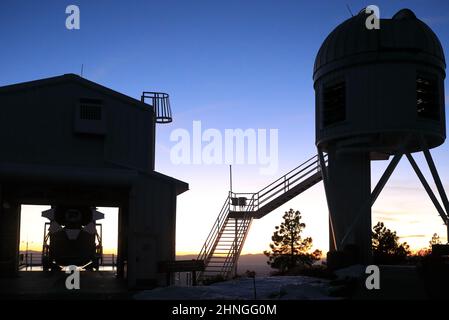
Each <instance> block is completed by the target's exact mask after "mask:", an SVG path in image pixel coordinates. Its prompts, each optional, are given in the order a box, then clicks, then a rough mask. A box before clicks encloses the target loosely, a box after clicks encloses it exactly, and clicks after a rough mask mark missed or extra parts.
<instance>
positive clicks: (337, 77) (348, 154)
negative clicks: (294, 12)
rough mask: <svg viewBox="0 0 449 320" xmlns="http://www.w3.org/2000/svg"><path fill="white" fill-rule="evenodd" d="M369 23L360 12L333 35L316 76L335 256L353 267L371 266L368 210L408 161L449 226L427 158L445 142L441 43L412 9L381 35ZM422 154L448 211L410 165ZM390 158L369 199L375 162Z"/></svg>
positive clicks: (384, 22)
mask: <svg viewBox="0 0 449 320" xmlns="http://www.w3.org/2000/svg"><path fill="white" fill-rule="evenodd" d="M367 17H368V15H367V14H366V13H365V10H362V11H361V12H360V13H359V14H358V15H356V16H354V17H352V18H350V19H348V20H347V21H345V22H343V23H342V24H340V25H339V26H338V27H337V28H335V29H334V30H333V31H332V32H331V33H330V34H329V36H328V37H327V38H326V40H325V41H324V42H323V44H322V45H321V48H320V50H319V52H318V54H317V57H316V60H315V67H314V73H313V79H314V88H315V92H316V145H317V148H318V151H319V155H320V158H321V159H322V162H323V161H324V160H323V155H324V152H325V153H327V155H328V168H327V170H324V171H323V176H324V177H323V178H324V184H325V189H326V195H327V201H328V206H329V212H330V250H331V252H336V251H337V250H339V251H341V250H344V251H346V253H347V256H349V255H351V256H352V258H350V260H352V261H350V262H363V263H369V262H370V260H371V206H372V204H373V203H374V202H375V200H376V198H377V196H378V195H379V193H380V191H381V190H382V188H383V187H384V185H385V183H386V182H387V180H388V178H389V177H390V175H391V173H392V172H393V171H394V169H395V167H396V165H397V164H398V162H399V160H400V158H401V156H402V155H403V154H405V155H406V156H407V158H408V159H409V160H410V162H411V164H412V166H413V168H414V169H415V171H416V173H417V174H418V177H419V179H420V180H421V182H422V183H423V185H424V187H425V189H426V190H427V192H428V193H429V195H430V197H431V199H432V201H433V202H434V204H435V206H436V207H437V209H438V212H439V213H440V215H441V217H442V218H443V221H444V223H446V225H448V216H447V212H448V211H449V203H448V201H447V197H446V195H445V193H444V190H443V187H442V184H441V181H440V179H439V177H438V173H437V171H436V168H435V165H434V163H433V160H432V157H431V155H430V152H429V149H431V148H434V147H437V146H439V145H441V144H442V143H443V142H444V140H445V138H446V128H445V113H444V90H443V81H444V78H445V67H446V64H445V59H444V54H443V49H442V47H441V44H440V41H439V40H438V38H437V36H436V35H435V34H434V33H433V32H432V30H431V29H430V28H429V27H428V26H427V25H426V24H425V23H423V22H422V21H421V20H419V19H417V18H416V16H415V14H414V13H413V12H412V11H410V10H408V9H403V10H400V11H399V12H397V13H396V14H395V15H394V16H393V18H392V19H381V20H380V29H372V30H369V29H368V28H367V27H366V25H365V21H366V19H367ZM418 151H423V152H424V154H425V157H426V159H427V161H428V164H429V167H430V169H431V172H432V175H433V177H434V179H435V182H436V185H437V188H438V191H439V193H440V195H441V198H442V201H443V206H444V207H445V209H446V212H444V210H443V209H442V207H441V205H440V204H439V203H438V201H437V200H436V198H435V196H434V195H433V192H432V190H431V189H430V187H429V186H428V183H427V182H426V180H425V179H424V176H423V175H422V174H421V172H420V170H419V168H418V166H417V165H416V163H415V161H414V160H413V157H412V155H411V153H413V152H418ZM390 156H393V159H392V161H391V162H390V164H389V165H388V167H387V169H386V170H385V173H384V175H383V176H382V178H381V179H380V181H379V182H378V184H377V185H376V187H375V188H374V190H373V192H371V177H370V162H371V161H372V160H387V159H388V158H389V157H390ZM332 257H338V254H334V255H332V254H331V255H330V257H329V258H330V260H332ZM346 258H348V257H346ZM338 259H339V258H337V260H338ZM344 259H345V258H343V260H344ZM354 260H356V261H354Z"/></svg>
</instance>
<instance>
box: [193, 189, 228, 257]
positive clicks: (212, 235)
mask: <svg viewBox="0 0 449 320" xmlns="http://www.w3.org/2000/svg"><path fill="white" fill-rule="evenodd" d="M230 203H231V202H230V193H228V197H227V198H226V200H225V203H224V204H223V206H222V208H221V210H220V213H219V214H218V217H217V219H215V222H214V225H213V227H212V229H211V231H210V232H209V234H208V236H207V238H206V240H205V241H204V244H203V247H202V248H201V251H200V253H199V254H198V257H197V260H203V261H204V262H205V263H206V264H207V260H208V259H209V256H210V254H211V252H210V251H211V250H210V249H212V248H213V247H214V244H215V242H216V240H217V237H218V235H219V233H220V232H221V229H222V228H223V222H224V221H226V218H227V215H228V213H229V210H230ZM211 245H212V246H211Z"/></svg>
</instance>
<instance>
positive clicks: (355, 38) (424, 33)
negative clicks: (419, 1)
mask: <svg viewBox="0 0 449 320" xmlns="http://www.w3.org/2000/svg"><path fill="white" fill-rule="evenodd" d="M367 17H368V15H367V14H366V13H365V9H363V10H362V11H360V13H359V14H358V15H356V16H354V17H352V18H350V19H348V20H346V21H345V22H343V23H342V24H340V25H339V26H337V27H336V28H335V29H334V30H333V31H332V32H331V33H330V34H329V35H328V37H327V38H326V40H324V42H323V44H322V45H321V48H320V50H319V51H318V54H317V56H316V59H315V66H314V71H313V73H314V78H316V73H317V71H318V70H319V69H320V68H322V67H323V66H325V65H328V64H331V63H333V62H337V61H341V60H342V59H343V58H348V57H351V56H352V58H354V57H355V56H358V55H359V56H360V55H363V54H371V55H372V53H379V52H388V53H392V52H402V53H403V52H408V53H412V54H415V55H416V54H421V56H423V55H424V56H426V57H427V58H429V57H430V59H431V60H432V61H433V62H434V63H435V64H438V65H439V66H440V67H442V68H443V69H444V68H445V67H446V63H445V59H444V52H443V48H442V47H441V43H440V41H439V40H438V38H437V36H436V35H435V33H434V32H433V31H432V30H431V29H430V28H429V27H428V26H427V25H426V24H425V23H424V22H422V21H421V20H419V19H418V18H416V16H415V14H414V13H413V12H412V11H411V10H409V9H402V10H400V11H398V12H397V13H396V14H395V15H394V16H393V17H392V18H391V19H380V29H378V30H368V29H367V28H366V26H365V21H366V19H367ZM352 60H353V61H354V62H356V63H357V60H358V59H352Z"/></svg>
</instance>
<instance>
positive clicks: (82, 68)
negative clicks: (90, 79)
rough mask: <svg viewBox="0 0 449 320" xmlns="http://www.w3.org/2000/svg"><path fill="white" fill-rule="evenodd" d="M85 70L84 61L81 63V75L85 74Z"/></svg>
mask: <svg viewBox="0 0 449 320" xmlns="http://www.w3.org/2000/svg"><path fill="white" fill-rule="evenodd" d="M83 71H84V64H83V63H82V64H81V74H80V75H81V77H82V76H83Z"/></svg>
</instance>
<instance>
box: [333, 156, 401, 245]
mask: <svg viewBox="0 0 449 320" xmlns="http://www.w3.org/2000/svg"><path fill="white" fill-rule="evenodd" d="M401 158H402V154H397V155H395V156H394V158H393V159H392V160H391V162H390V163H389V164H388V167H387V169H385V172H384V173H383V175H382V177H381V178H380V180H379V182H377V185H376V187H375V188H374V190H373V192H372V193H371V196H370V197H369V199H368V200H367V201H366V202H365V203H364V204H363V205H362V206H361V208H360V210H359V214H357V218H356V219H355V220H354V221H353V222H352V224H351V226H350V227H349V229H348V231H347V232H346V234H345V236H344V237H343V239H342V240H341V243H340V246H341V247H343V246H344V243H345V241H346V239H347V238H348V236H349V235H350V234H351V232H352V230H353V229H354V227H355V226H356V225H357V222H358V220H359V218H360V212H363V209H365V208H366V206H369V207H372V206H373V204H374V203H375V202H376V200H377V197H378V196H379V194H380V192H381V191H382V189H383V188H384V187H385V184H386V183H387V181H388V179H389V178H390V177H391V174H392V173H393V171H394V169H396V166H397V165H398V163H399V161H400V160H401Z"/></svg>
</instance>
